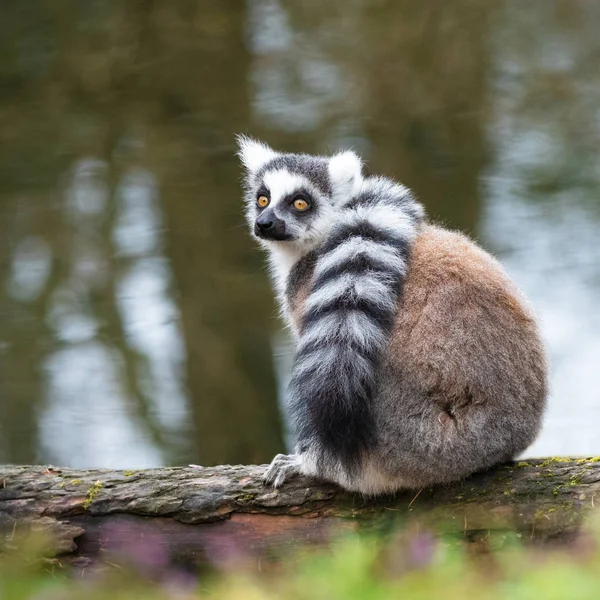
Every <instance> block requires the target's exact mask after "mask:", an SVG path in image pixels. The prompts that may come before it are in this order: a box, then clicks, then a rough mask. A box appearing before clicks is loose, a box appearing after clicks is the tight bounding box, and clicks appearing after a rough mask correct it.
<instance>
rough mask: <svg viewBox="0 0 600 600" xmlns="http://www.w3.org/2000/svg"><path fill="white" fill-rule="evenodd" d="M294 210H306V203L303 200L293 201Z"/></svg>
mask: <svg viewBox="0 0 600 600" xmlns="http://www.w3.org/2000/svg"><path fill="white" fill-rule="evenodd" d="M294 208H295V209H296V210H299V211H303V210H306V209H307V208H308V202H307V201H306V200H304V198H296V199H295V200H294Z"/></svg>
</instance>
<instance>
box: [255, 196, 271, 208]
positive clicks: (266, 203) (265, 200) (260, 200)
mask: <svg viewBox="0 0 600 600" xmlns="http://www.w3.org/2000/svg"><path fill="white" fill-rule="evenodd" d="M256 204H258V205H259V206H260V207H261V208H264V207H265V206H269V199H268V198H267V197H266V196H259V197H258V200H257V201H256Z"/></svg>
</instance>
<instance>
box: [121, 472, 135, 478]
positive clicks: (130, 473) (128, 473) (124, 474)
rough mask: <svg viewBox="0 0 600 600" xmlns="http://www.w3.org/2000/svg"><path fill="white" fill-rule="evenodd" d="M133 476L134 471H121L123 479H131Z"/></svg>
mask: <svg viewBox="0 0 600 600" xmlns="http://www.w3.org/2000/svg"><path fill="white" fill-rule="evenodd" d="M135 474H136V471H123V476H124V477H132V476H133V475H135Z"/></svg>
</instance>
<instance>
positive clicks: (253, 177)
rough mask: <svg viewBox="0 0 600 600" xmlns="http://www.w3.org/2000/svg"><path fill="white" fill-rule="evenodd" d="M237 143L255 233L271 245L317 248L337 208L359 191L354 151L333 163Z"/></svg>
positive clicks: (241, 140) (358, 163)
mask: <svg viewBox="0 0 600 600" xmlns="http://www.w3.org/2000/svg"><path fill="white" fill-rule="evenodd" d="M237 140H238V144H239V148H240V150H239V156H240V158H241V160H242V164H243V165H244V167H245V170H246V178H245V201H246V217H247V219H248V223H249V225H250V229H251V231H252V233H253V234H254V235H255V236H256V237H257V238H258V239H259V240H260V241H261V242H263V243H266V244H267V245H273V244H275V245H278V244H289V245H294V246H296V248H297V249H298V250H304V251H308V250H310V249H312V248H314V247H315V246H316V245H318V244H319V243H320V242H321V241H322V240H323V239H324V238H325V236H326V235H327V232H328V231H329V229H330V228H331V226H332V225H333V224H334V223H335V218H336V210H337V207H338V206H339V205H340V204H341V203H343V202H344V201H346V200H349V199H350V198H351V197H352V196H354V195H355V194H356V193H357V192H358V190H359V189H360V186H361V184H362V181H363V178H362V163H361V160H360V158H359V157H358V156H357V155H356V154H354V152H351V151H346V152H341V153H339V154H335V155H333V156H331V157H325V156H311V155H308V154H288V153H280V152H276V151H275V150H273V149H272V148H270V147H269V146H267V145H266V144H263V143H261V142H258V141H256V140H253V139H251V138H248V137H245V136H238V138H237Z"/></svg>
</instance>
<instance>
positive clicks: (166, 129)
mask: <svg viewBox="0 0 600 600" xmlns="http://www.w3.org/2000/svg"><path fill="white" fill-rule="evenodd" d="M599 24H600V3H595V2H589V1H587V0H580V1H576V0H564V1H552V0H534V1H532V2H527V3H523V2H520V1H519V0H502V1H499V2H494V3H490V2H487V1H486V0H454V1H453V2H443V1H442V0H421V1H420V2H414V1H412V0H337V1H330V2H323V1H322V0H319V1H317V0H307V1H303V2H302V3H300V2H294V1H293V0H247V1H246V2H242V1H234V0H96V1H92V0H89V1H87V2H80V1H75V0H64V1H63V2H59V3H54V2H52V3H50V2H45V1H43V0H27V1H21V2H12V3H4V4H3V6H2V9H1V18H0V461H1V462H15V463H31V462H51V463H54V464H60V465H64V466H89V467H92V466H104V467H113V466H119V467H143V466H152V465H161V464H179V463H188V462H194V463H199V464H206V465H208V464H214V463H224V462H225V463H226V462H244V463H247V462H264V461H268V460H269V459H270V458H271V457H272V455H273V454H274V453H275V452H278V451H281V450H283V448H284V437H285V435H284V429H285V428H284V426H283V421H284V419H283V418H282V416H281V410H280V408H279V405H280V400H281V396H282V395H281V390H282V389H284V387H285V378H286V369H287V364H288V363H289V358H290V348H289V345H288V343H287V342H286V339H285V337H284V336H283V335H282V334H281V333H280V331H279V330H280V325H279V322H278V320H277V318H276V316H275V315H276V310H275V307H274V305H273V301H272V294H271V291H270V287H269V282H268V280H267V276H266V273H265V269H264V266H263V258H262V256H261V254H260V253H259V252H258V251H257V250H256V248H255V247H254V244H253V242H252V241H251V240H250V238H249V236H248V234H247V231H246V227H245V223H244V221H243V218H242V210H241V200H240V187H239V178H240V168H239V165H238V162H237V159H236V158H235V156H234V153H235V147H234V138H233V136H234V133H236V132H246V133H251V134H253V135H255V136H257V137H260V138H264V139H265V140H266V141H268V142H269V143H271V144H272V145H274V146H275V147H276V148H280V149H286V150H302V151H307V152H327V151H329V150H331V149H337V148H340V147H348V146H353V147H354V148H356V149H357V150H358V151H359V152H360V153H361V154H362V155H363V156H364V157H365V158H366V160H367V161H368V168H369V169H370V170H372V171H374V172H381V173H385V174H387V175H390V176H393V177H396V178H398V179H400V180H402V181H403V182H404V183H405V184H406V185H408V186H410V187H412V188H413V189H414V190H415V191H416V193H417V195H418V196H419V197H420V199H421V200H422V201H423V202H424V203H425V205H426V206H427V209H428V212H429V214H430V215H431V216H432V217H433V218H434V219H436V220H438V221H441V222H443V223H445V224H446V225H447V226H449V227H453V228H459V229H461V230H463V231H466V232H468V233H469V234H470V235H472V236H474V237H476V238H477V239H478V240H479V241H480V242H481V243H482V244H483V245H484V246H485V247H486V248H488V249H489V250H491V251H492V252H493V253H495V254H496V255H497V256H498V257H499V258H500V259H501V260H502V262H503V263H504V264H505V265H506V267H507V269H508V271H509V272H510V274H511V275H512V276H513V277H514V278H515V279H516V280H517V282H518V283H519V284H520V285H521V287H522V288H523V289H524V290H525V292H526V293H527V294H528V295H529V296H530V298H531V300H532V301H533V303H534V306H535V308H536V310H537V312H538V314H539V316H540V317H541V319H542V323H543V333H544V336H545V339H546V340H547V342H548V344H549V347H550V350H551V358H552V388H553V389H552V398H551V402H550V410H549V412H548V418H547V422H546V427H545V430H544V433H543V435H542V436H541V437H540V439H539V441H538V442H537V443H536V445H535V446H534V447H532V448H531V449H530V450H529V452H528V454H529V455H542V454H566V453H568V454H588V455H591V454H598V453H600V438H599V437H598V434H597V432H598V430H599V428H600V389H599V386H598V383H597V376H598V365H599V364H600V36H599V35H598V30H599Z"/></svg>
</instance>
